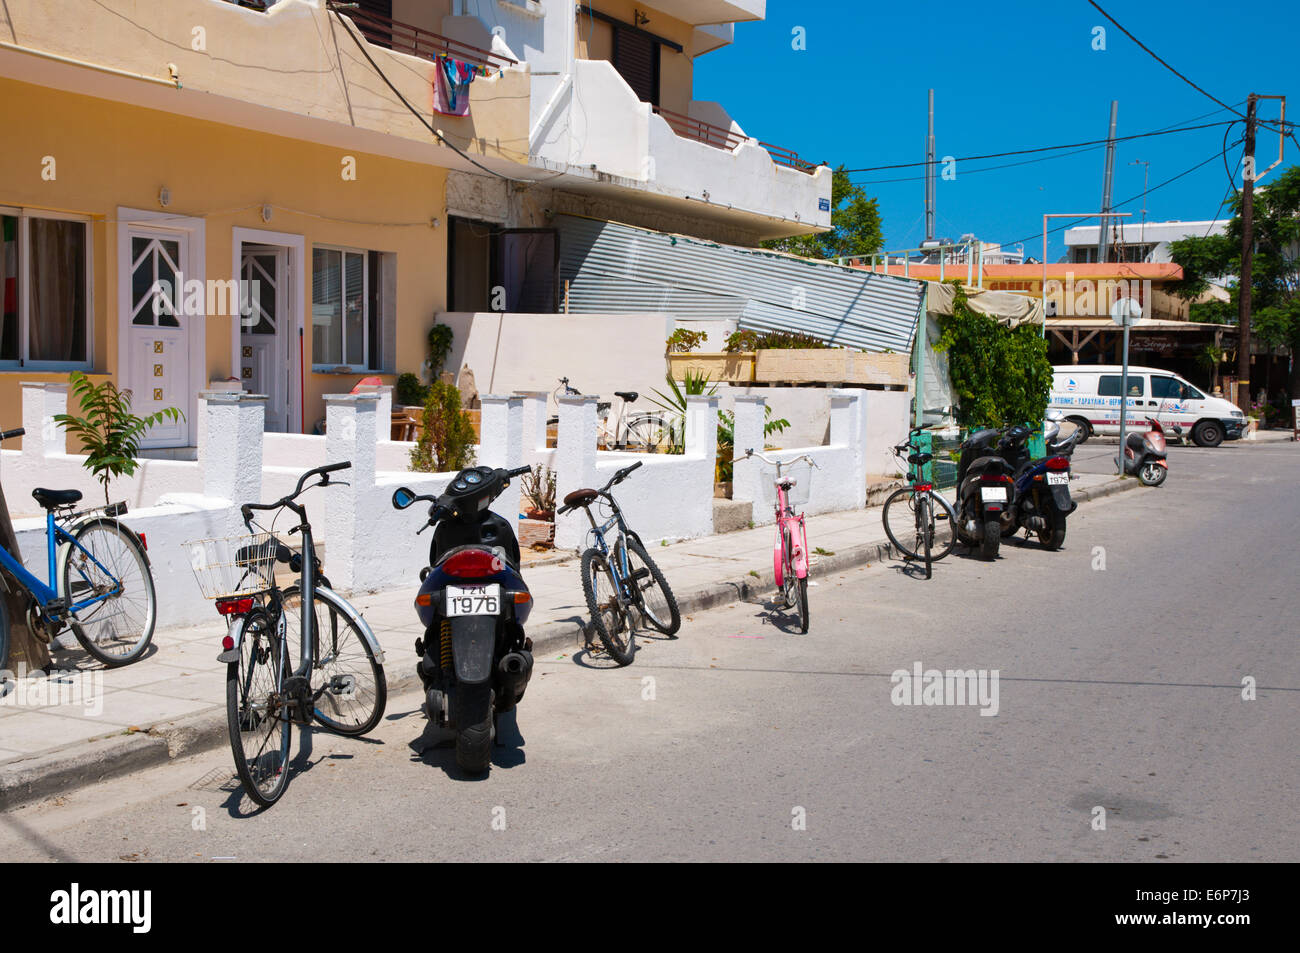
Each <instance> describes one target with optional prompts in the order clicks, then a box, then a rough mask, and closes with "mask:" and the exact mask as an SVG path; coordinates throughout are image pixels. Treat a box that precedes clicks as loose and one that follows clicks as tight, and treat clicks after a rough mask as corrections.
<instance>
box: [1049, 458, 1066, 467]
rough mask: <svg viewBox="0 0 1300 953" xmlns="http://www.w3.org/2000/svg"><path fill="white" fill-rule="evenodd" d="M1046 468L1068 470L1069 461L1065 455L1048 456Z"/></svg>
mask: <svg viewBox="0 0 1300 953" xmlns="http://www.w3.org/2000/svg"><path fill="white" fill-rule="evenodd" d="M1047 469H1049V470H1068V469H1070V461H1069V460H1068V459H1067V458H1065V457H1050V458H1049V459H1048V461H1047Z"/></svg>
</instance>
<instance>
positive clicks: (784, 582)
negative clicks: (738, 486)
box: [745, 449, 817, 632]
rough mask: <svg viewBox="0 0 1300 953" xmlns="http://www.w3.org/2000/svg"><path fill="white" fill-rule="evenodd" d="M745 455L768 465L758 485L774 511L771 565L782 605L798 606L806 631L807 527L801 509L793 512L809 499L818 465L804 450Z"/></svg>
mask: <svg viewBox="0 0 1300 953" xmlns="http://www.w3.org/2000/svg"><path fill="white" fill-rule="evenodd" d="M745 456H746V457H758V459H760V460H762V461H763V462H764V463H765V464H768V466H769V467H774V468H775V470H772V469H768V468H767V467H765V468H764V469H763V471H762V481H761V483H760V485H761V486H762V489H763V501H764V502H765V503H769V504H771V505H772V509H773V512H774V513H775V514H776V542H775V543H774V544H773V545H772V568H773V570H774V572H775V574H776V588H777V589H778V590H779V591H780V593H781V595H782V598H783V599H784V600H785V608H787V609H792V608H797V609H798V610H799V631H800V632H807V631H808V528H807V526H806V525H805V524H804V516H803V513H795V511H794V508H795V506H802V505H804V504H805V503H807V502H808V490H809V487H810V485H811V484H812V468H813V467H816V466H817V463H816V461H815V460H813V458H812V457H810V456H808V455H807V454H804V455H802V456H798V457H795V458H794V459H793V460H777V459H775V458H774V457H769V456H767V455H765V454H762V453H755V452H754V451H753V450H752V449H751V450H746V451H745Z"/></svg>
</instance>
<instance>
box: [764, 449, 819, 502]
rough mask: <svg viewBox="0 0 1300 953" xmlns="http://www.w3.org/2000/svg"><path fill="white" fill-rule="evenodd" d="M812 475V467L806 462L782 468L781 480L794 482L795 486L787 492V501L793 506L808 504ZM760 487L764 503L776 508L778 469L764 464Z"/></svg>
mask: <svg viewBox="0 0 1300 953" xmlns="http://www.w3.org/2000/svg"><path fill="white" fill-rule="evenodd" d="M812 473H813V468H812V465H811V464H810V463H808V462H807V461H806V460H805V461H800V462H799V463H793V464H790V465H789V466H784V465H783V466H782V467H781V479H782V480H787V479H788V480H793V481H794V485H793V486H791V487H790V489H789V490H787V491H786V499H787V500H789V501H790V505H791V506H803V505H805V504H806V503H807V502H808V491H809V490H810V489H811V488H812ZM759 486H760V487H762V491H763V502H764V503H765V504H767V505H768V506H776V467H774V466H771V465H769V464H766V463H765V464H763V466H762V468H761V469H760V470H759Z"/></svg>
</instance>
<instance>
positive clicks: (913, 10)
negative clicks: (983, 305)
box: [695, 0, 1300, 260]
mask: <svg viewBox="0 0 1300 953" xmlns="http://www.w3.org/2000/svg"><path fill="white" fill-rule="evenodd" d="M1098 2H1100V3H1101V5H1102V6H1103V7H1104V8H1105V9H1106V10H1107V11H1108V12H1109V13H1110V14H1111V15H1112V16H1114V17H1115V18H1116V19H1117V20H1118V21H1119V22H1120V23H1122V24H1123V25H1124V26H1125V27H1126V28H1127V29H1128V30H1129V31H1131V32H1132V33H1133V34H1134V35H1135V36H1136V37H1137V38H1138V39H1140V40H1142V41H1143V42H1144V43H1145V44H1146V45H1147V46H1148V47H1150V48H1151V49H1152V50H1154V51H1155V52H1156V53H1158V54H1159V55H1160V56H1161V57H1163V58H1164V59H1165V60H1167V61H1168V62H1169V63H1170V64H1171V65H1172V66H1173V67H1174V68H1176V69H1178V70H1179V71H1180V72H1182V73H1183V74H1184V75H1186V76H1187V77H1188V78H1190V79H1191V80H1192V81H1193V82H1195V83H1197V84H1198V85H1199V86H1201V87H1203V88H1204V89H1206V90H1207V91H1208V92H1210V93H1212V94H1213V95H1214V96H1216V97H1218V98H1219V99H1220V100H1222V101H1223V102H1225V103H1227V104H1229V105H1232V106H1237V104H1238V103H1241V105H1240V106H1237V108H1238V109H1239V110H1240V111H1241V112H1242V113H1243V114H1244V113H1245V105H1244V101H1245V99H1246V95H1247V94H1248V93H1250V92H1256V93H1261V94H1265V93H1273V94H1283V95H1286V96H1287V99H1288V106H1289V108H1290V111H1291V117H1290V118H1292V119H1293V120H1297V121H1300V71H1298V70H1297V68H1296V62H1297V58H1298V57H1297V52H1298V44H1300V3H1297V2H1295V0H1280V2H1276V3H1266V4H1261V5H1258V6H1249V5H1247V6H1241V5H1231V4H1229V5H1225V4H1223V3H1222V2H1206V0H1180V2H1177V3H1174V2H1168V0H1145V2H1143V0H1098ZM1095 26H1105V28H1106V36H1105V41H1106V49H1105V50H1104V51H1094V50H1093V48H1092V45H1093V28H1094V27H1095ZM795 27H803V28H804V31H805V36H806V45H807V49H806V50H802V51H799V50H794V49H792V38H793V34H792V31H793V30H794V28H795ZM930 88H933V89H934V90H935V140H936V153H937V155H939V156H940V157H942V156H945V155H951V156H955V157H958V158H961V157H964V156H974V155H984V154H989V153H996V152H1004V151H1008V150H1013V149H1026V148H1033V147H1036V146H1044V145H1056V144H1059V143H1068V142H1082V141H1087V140H1093V139H1103V138H1105V136H1106V130H1107V124H1108V122H1109V117H1110V103H1111V100H1112V99H1117V100H1119V124H1118V135H1120V136H1123V135H1131V134H1134V133H1140V132H1148V131H1151V130H1155V129H1160V128H1163V127H1167V126H1181V125H1194V124H1198V123H1210V122H1218V121H1223V120H1228V119H1234V118H1236V117H1235V116H1233V115H1232V114H1231V113H1229V112H1226V111H1223V110H1220V109H1219V107H1218V106H1217V105H1216V104H1215V103H1214V102H1213V101H1212V100H1210V99H1207V98H1206V97H1204V96H1202V95H1201V94H1200V93H1198V92H1197V91H1196V90H1194V89H1192V88H1191V87H1190V86H1188V85H1187V84H1185V83H1184V82H1183V81H1182V80H1180V79H1178V77H1176V76H1175V75H1173V74H1172V73H1170V72H1169V71H1168V70H1166V69H1165V68H1164V67H1162V66H1161V65H1160V64H1159V63H1157V62H1156V61H1155V60H1153V59H1152V58H1151V57H1149V56H1148V55H1147V54H1146V53H1144V52H1143V51H1142V50H1141V49H1139V48H1138V47H1137V46H1136V45H1135V44H1134V43H1133V42H1132V41H1131V40H1129V39H1128V38H1127V37H1126V36H1124V35H1123V34H1122V33H1121V32H1120V31H1119V30H1118V29H1117V28H1116V27H1114V26H1113V25H1112V24H1110V23H1109V22H1108V21H1106V20H1105V19H1104V18H1103V17H1102V16H1101V14H1099V13H1098V12H1097V11H1096V10H1094V9H1093V7H1092V6H1091V5H1089V4H1088V3H1087V2H1086V0H1047V2H1030V0H1006V2H1001V3H997V4H992V3H975V4H971V3H932V4H908V3H894V4H890V3H875V2H849V0H833V2H826V3H811V2H804V3H794V2H791V0H768V4H767V19H766V20H765V21H764V22H761V23H742V24H737V26H736V42H735V44H733V45H732V46H730V47H725V48H723V49H721V50H718V51H715V52H713V53H709V54H708V55H706V56H703V57H700V58H699V59H698V60H697V61H696V64H695V98H696V99H700V100H714V101H717V102H719V103H721V104H722V106H723V107H724V108H725V109H726V110H727V111H728V112H729V113H730V114H731V116H732V117H733V118H734V119H735V120H736V121H737V122H738V123H740V125H741V126H742V128H744V130H745V132H746V133H747V134H748V135H752V136H757V137H758V138H760V139H763V140H765V141H767V142H772V143H775V144H777V145H781V146H785V147H787V148H790V149H794V150H795V151H796V152H798V153H799V155H800V156H801V157H803V158H806V159H811V160H814V161H826V162H829V163H830V164H831V165H839V164H840V163H843V164H845V165H846V166H848V167H849V168H859V167H864V166H878V165H887V164H893V163H900V162H915V161H921V160H924V158H925V133H926V128H925V125H926V91H927V90H928V89H930ZM1277 109H1278V104H1277V102H1276V101H1266V102H1264V103H1261V107H1260V117H1261V118H1263V119H1276V118H1277V115H1278V113H1277ZM1214 110H1219V111H1217V112H1213V114H1212V115H1209V116H1204V114H1206V113H1211V112H1212V111H1214ZM1201 116H1204V118H1199V119H1198V118H1195V117H1201ZM1187 120H1194V122H1187ZM1243 127H1244V123H1240V124H1238V125H1237V126H1236V127H1234V128H1233V129H1232V131H1231V134H1230V136H1229V139H1228V141H1229V144H1231V143H1232V142H1234V141H1235V140H1237V139H1239V138H1240V137H1241V135H1242V129H1243ZM1225 128H1226V127H1222V126H1219V127H1215V128H1212V129H1204V130H1198V131H1195V132H1187V133H1179V134H1175V135H1169V136H1163V137H1157V138H1151V139H1145V140H1135V141H1131V142H1122V143H1119V144H1118V145H1117V147H1116V157H1115V185H1114V198H1115V201H1116V203H1117V204H1118V203H1119V202H1120V201H1122V200H1124V199H1127V198H1129V197H1130V196H1139V197H1140V195H1141V193H1142V188H1143V168H1144V167H1143V166H1141V165H1130V164H1129V163H1130V162H1132V161H1133V160H1135V159H1141V160H1146V161H1149V162H1150V163H1151V165H1150V184H1151V186H1152V187H1154V186H1156V185H1157V184H1159V183H1161V182H1163V181H1165V180H1166V179H1170V178H1172V177H1174V176H1175V175H1177V174H1178V173H1181V172H1184V171H1186V170H1188V169H1190V168H1191V167H1193V166H1195V165H1196V164H1197V163H1199V162H1201V161H1203V160H1205V159H1209V158H1210V157H1212V156H1217V155H1218V153H1219V151H1220V150H1221V148H1222V145H1223V135H1224V129H1225ZM1298 135H1300V134H1298ZM1241 149H1242V147H1241V146H1240V145H1238V146H1237V147H1236V148H1235V149H1230V150H1229V163H1230V164H1232V163H1234V162H1237V161H1239V160H1240V157H1241ZM1257 151H1258V155H1259V157H1260V159H1261V162H1260V168H1261V169H1262V168H1263V167H1264V166H1265V165H1267V164H1268V163H1270V162H1272V161H1273V160H1274V159H1275V158H1276V157H1277V135H1276V134H1275V133H1267V132H1264V131H1263V130H1261V135H1260V137H1259V142H1258V146H1257ZM1298 152H1300V150H1298V149H1297V147H1296V145H1295V143H1294V142H1291V141H1290V140H1288V142H1287V150H1286V158H1285V160H1284V163H1283V165H1282V166H1281V167H1279V169H1278V170H1275V171H1274V173H1272V174H1273V175H1276V174H1277V172H1278V171H1280V170H1281V169H1282V168H1286V167H1288V166H1290V165H1293V164H1296V163H1297V161H1300V155H1298ZM1027 158H1036V157H1034V156H1024V157H1019V158H1017V157H1011V158H1007V159H1000V160H988V161H984V162H964V163H963V162H959V163H958V164H957V166H956V177H955V178H954V179H953V180H952V181H944V180H942V179H940V181H939V182H938V184H937V202H936V205H937V226H936V230H937V232H938V234H939V236H940V237H951V238H956V237H957V236H958V235H960V234H962V233H964V232H974V233H976V234H977V235H979V237H980V238H981V239H984V240H986V241H997V242H1004V243H1010V242H1015V241H1017V240H1021V239H1025V238H1026V237H1029V236H1034V237H1033V239H1032V240H1031V241H1030V242H1028V243H1027V244H1026V247H1025V253H1026V254H1027V255H1033V256H1034V257H1039V256H1041V239H1040V238H1038V237H1037V236H1038V235H1039V233H1040V232H1041V231H1042V215H1043V213H1044V212H1078V211H1092V210H1099V209H1100V206H1101V191H1102V173H1103V169H1104V163H1105V149H1104V147H1102V148H1095V149H1093V150H1090V151H1086V152H1082V153H1080V154H1078V155H1073V156H1068V157H1063V158H1054V159H1051V160H1049V161H1043V162H1036V163H1033V164H1029V165H1021V166H1016V167H1012V168H1006V169H999V170H995V171H988V172H976V171H974V170H976V169H977V168H979V167H980V166H988V165H998V164H1001V163H1007V162H1016V161H1020V160H1021V159H1027ZM923 173H924V167H923V166H922V167H917V168H912V169H901V170H891V171H888V172H872V173H863V174H860V175H856V176H854V178H855V181H859V182H861V183H863V184H864V185H866V187H867V189H868V192H869V194H872V195H875V196H876V197H877V198H878V199H879V201H880V209H881V215H882V218H883V221H884V230H885V241H886V247H887V248H889V249H895V248H904V247H913V246H915V245H918V244H919V243H920V241H921V239H923V238H924V218H923V212H924V198H925V191H924V185H925V183H924V181H923V180H922V179H920V178H917V179H915V180H913V181H901V182H880V181H878V180H882V179H898V178H904V177H912V176H921V175H923ZM1238 181H1240V179H1239V178H1238ZM1263 184H1265V185H1266V184H1267V180H1265V182H1264V183H1263ZM1227 188H1228V179H1227V175H1226V173H1225V171H1224V168H1223V161H1222V160H1220V159H1217V158H1216V159H1215V161H1213V162H1209V163H1207V164H1206V165H1204V166H1203V167H1201V168H1200V169H1199V170H1197V171H1195V172H1192V173H1191V174H1189V175H1187V176H1185V177H1183V178H1181V179H1179V180H1178V181H1176V182H1174V183H1172V184H1170V185H1168V186H1165V187H1164V188H1161V189H1160V190H1158V191H1154V192H1152V193H1151V194H1150V195H1149V196H1148V198H1147V203H1146V205H1147V219H1148V221H1162V220H1169V219H1179V220H1183V221H1191V220H1195V219H1209V218H1211V217H1213V216H1214V214H1215V210H1216V209H1217V208H1218V206H1219V202H1220V200H1221V199H1223V198H1224V196H1225V194H1226V191H1227ZM1141 208H1142V202H1141V200H1140V198H1139V199H1138V200H1137V201H1133V202H1129V203H1127V204H1125V205H1123V207H1121V208H1119V209H1117V210H1118V211H1131V212H1133V213H1134V217H1133V220H1134V221H1136V220H1138V219H1139V217H1140V212H1141ZM1064 221H1065V220H1064V219H1062V220H1058V222H1057V223H1055V224H1056V225H1060V224H1062V223H1063V222H1064ZM1094 221H1095V220H1094ZM1089 224H1092V223H1089ZM1050 239H1051V241H1050V244H1049V246H1048V256H1049V260H1056V259H1057V258H1059V257H1060V255H1061V254H1062V253H1063V251H1064V245H1063V243H1062V242H1061V237H1060V234H1059V233H1057V234H1055V235H1053V236H1050Z"/></svg>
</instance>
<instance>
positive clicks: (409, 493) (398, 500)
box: [393, 486, 415, 510]
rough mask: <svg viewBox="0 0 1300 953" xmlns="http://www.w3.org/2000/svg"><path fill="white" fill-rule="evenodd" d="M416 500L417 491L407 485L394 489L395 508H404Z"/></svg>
mask: <svg viewBox="0 0 1300 953" xmlns="http://www.w3.org/2000/svg"><path fill="white" fill-rule="evenodd" d="M414 502H415V491H414V490H408V489H407V488H406V487H404V486H403V487H398V488H397V489H396V490H394V491H393V509H395V510H404V509H406V508H407V507H408V506H410V505H411V504H412V503H414Z"/></svg>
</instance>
